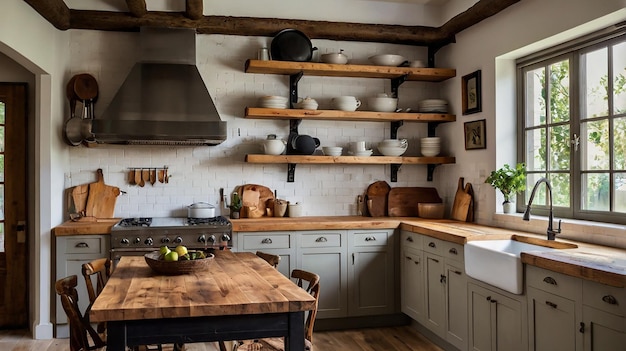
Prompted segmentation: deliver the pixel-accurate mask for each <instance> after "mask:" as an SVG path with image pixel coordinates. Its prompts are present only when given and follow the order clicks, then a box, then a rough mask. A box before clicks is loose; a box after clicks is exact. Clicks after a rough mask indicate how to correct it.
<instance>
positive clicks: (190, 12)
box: [185, 0, 204, 20]
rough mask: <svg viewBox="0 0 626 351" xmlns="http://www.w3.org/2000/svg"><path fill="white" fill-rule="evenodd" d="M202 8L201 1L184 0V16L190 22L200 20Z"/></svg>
mask: <svg viewBox="0 0 626 351" xmlns="http://www.w3.org/2000/svg"><path fill="white" fill-rule="evenodd" d="M203 11H204V7H203V4H202V0H186V1H185V16H187V17H188V18H191V19H192V20H199V19H201V18H202V16H203V15H204V14H203Z"/></svg>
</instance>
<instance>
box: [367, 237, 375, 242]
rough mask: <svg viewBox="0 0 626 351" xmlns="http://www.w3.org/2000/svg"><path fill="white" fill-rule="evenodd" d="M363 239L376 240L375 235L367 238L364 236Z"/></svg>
mask: <svg viewBox="0 0 626 351" xmlns="http://www.w3.org/2000/svg"><path fill="white" fill-rule="evenodd" d="M365 241H376V237H374V236H368V237H367V238H365Z"/></svg>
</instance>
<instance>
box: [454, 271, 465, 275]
mask: <svg viewBox="0 0 626 351" xmlns="http://www.w3.org/2000/svg"><path fill="white" fill-rule="evenodd" d="M454 274H456V275H461V274H463V272H461V271H454Z"/></svg>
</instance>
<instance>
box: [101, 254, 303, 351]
mask: <svg viewBox="0 0 626 351" xmlns="http://www.w3.org/2000/svg"><path fill="white" fill-rule="evenodd" d="M314 304H315V300H314V299H313V297H312V296H311V295H309V294H308V293H307V292H306V291H304V290H303V289H301V288H299V287H298V286H297V285H295V284H294V283H293V282H292V281H291V280H289V279H288V278H286V277H285V276H283V275H282V274H280V273H279V272H278V271H277V270H276V269H274V268H273V267H271V266H270V265H268V264H267V262H265V261H264V260H262V259H261V258H259V257H257V256H256V255H255V254H253V253H243V252H242V253H232V252H230V251H217V252H216V254H215V259H214V262H213V263H212V264H211V265H210V267H209V269H208V271H206V272H201V273H195V274H185V275H178V276H163V275H157V274H156V273H154V272H153V271H152V269H151V268H150V267H148V265H147V264H146V262H145V260H144V258H143V257H132V256H125V257H122V259H121V260H120V262H119V263H118V264H117V266H116V268H115V271H114V272H113V275H112V276H111V278H110V279H109V281H108V282H107V285H106V286H105V288H104V290H102V292H101V293H100V295H99V296H98V298H97V299H96V301H95V302H94V304H93V306H92V307H91V311H90V319H91V321H92V322H101V321H106V322H107V332H108V336H107V340H108V350H109V351H124V350H126V346H131V347H132V346H137V345H147V344H167V343H194V342H210V341H217V340H224V341H226V340H248V339H255V338H256V339H258V338H263V337H280V336H284V337H285V350H303V349H304V311H307V310H311V309H313V307H314Z"/></svg>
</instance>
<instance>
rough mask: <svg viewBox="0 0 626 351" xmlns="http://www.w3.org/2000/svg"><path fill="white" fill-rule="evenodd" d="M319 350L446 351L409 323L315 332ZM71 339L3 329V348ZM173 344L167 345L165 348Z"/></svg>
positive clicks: (47, 350) (202, 347)
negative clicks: (45, 336) (32, 337)
mask: <svg viewBox="0 0 626 351" xmlns="http://www.w3.org/2000/svg"><path fill="white" fill-rule="evenodd" d="M314 342H315V343H314V349H315V350H316V351H334V350H340V351H348V350H349V351H381V350H385V351H400V350H402V351H406V350H412V351H443V350H442V349H441V348H439V347H437V346H436V345H434V344H433V343H431V342H430V341H428V339H426V338H425V337H423V336H422V335H421V334H419V333H418V332H417V331H416V330H415V329H413V328H411V327H409V326H403V327H393V328H367V329H355V330H340V331H323V332H315V334H314ZM186 346H187V348H186V349H187V350H188V351H218V348H217V344H216V343H206V344H202V343H200V344H189V345H186ZM69 349H70V346H69V339H52V340H33V339H31V337H30V334H29V333H28V332H27V331H25V330H0V350H2V351H69ZM166 350H171V348H167V347H166V348H164V351H166Z"/></svg>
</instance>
